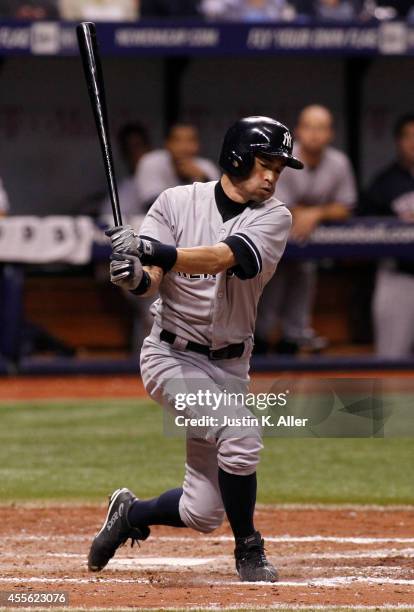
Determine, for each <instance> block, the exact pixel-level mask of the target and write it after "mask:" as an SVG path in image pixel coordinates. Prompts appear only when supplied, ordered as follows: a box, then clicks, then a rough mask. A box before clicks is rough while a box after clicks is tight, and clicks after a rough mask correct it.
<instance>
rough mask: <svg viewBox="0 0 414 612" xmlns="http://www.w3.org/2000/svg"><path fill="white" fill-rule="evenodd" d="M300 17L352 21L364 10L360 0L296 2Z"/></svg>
mask: <svg viewBox="0 0 414 612" xmlns="http://www.w3.org/2000/svg"><path fill="white" fill-rule="evenodd" d="M295 6H296V11H297V14H298V16H299V17H311V18H314V19H320V20H326V21H350V20H352V19H356V18H357V17H358V15H359V13H360V11H361V9H362V2H360V1H359V0H314V1H313V2H309V1H308V0H295Z"/></svg>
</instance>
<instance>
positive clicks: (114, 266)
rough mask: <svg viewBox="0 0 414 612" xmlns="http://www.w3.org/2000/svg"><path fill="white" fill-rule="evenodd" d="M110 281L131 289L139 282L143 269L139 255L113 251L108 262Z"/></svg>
mask: <svg viewBox="0 0 414 612" xmlns="http://www.w3.org/2000/svg"><path fill="white" fill-rule="evenodd" d="M110 273H111V283H113V284H114V285H117V286H118V287H121V288H122V289H127V290H128V291H133V290H134V289H136V288H137V287H138V285H139V284H140V282H141V280H142V277H143V274H144V270H143V269H142V264H141V262H140V260H139V257H136V256H135V255H129V254H128V253H113V254H112V255H111V264H110Z"/></svg>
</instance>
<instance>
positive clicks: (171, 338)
mask: <svg viewBox="0 0 414 612" xmlns="http://www.w3.org/2000/svg"><path fill="white" fill-rule="evenodd" d="M176 339H177V334H173V333H172V332H169V331H167V330H166V329H162V330H161V333H160V340H164V342H168V344H174V343H175V341H176ZM186 342H187V344H186V345H185V347H184V350H186V351H193V352H194V353H200V354H201V355H205V356H206V357H208V358H209V359H210V360H211V361H217V360H219V359H235V358H236V357H241V356H242V355H243V352H244V342H239V343H238V344H228V345H227V346H223V348H221V349H216V350H213V349H211V348H210V347H209V346H207V345H206V344H199V343H198V342H193V341H192V340H188V341H186Z"/></svg>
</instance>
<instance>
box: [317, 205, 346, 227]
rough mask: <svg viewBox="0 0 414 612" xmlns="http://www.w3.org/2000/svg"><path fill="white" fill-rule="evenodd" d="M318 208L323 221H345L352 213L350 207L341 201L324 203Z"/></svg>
mask: <svg viewBox="0 0 414 612" xmlns="http://www.w3.org/2000/svg"><path fill="white" fill-rule="evenodd" d="M318 208H319V212H320V221H321V223H322V222H323V221H345V219H347V218H348V217H349V216H350V214H351V210H350V208H349V207H348V206H345V204H340V203H339V202H332V203H331V204H324V205H322V206H319V207H318Z"/></svg>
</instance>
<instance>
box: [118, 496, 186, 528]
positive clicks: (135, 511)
mask: <svg viewBox="0 0 414 612" xmlns="http://www.w3.org/2000/svg"><path fill="white" fill-rule="evenodd" d="M182 494H183V490H182V488H178V489H170V490H169V491H166V492H165V493H162V494H161V495H160V496H159V497H154V498H153V499H148V500H146V501H143V500H140V499H136V500H135V502H134V503H133V504H132V506H131V508H130V510H129V515H128V520H129V522H130V523H131V525H133V526H137V527H139V528H141V527H142V526H143V525H144V526H146V527H148V525H168V526H170V527H186V525H184V523H183V522H182V520H181V517H180V513H179V511H178V504H179V502H180V497H181V495H182Z"/></svg>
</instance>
